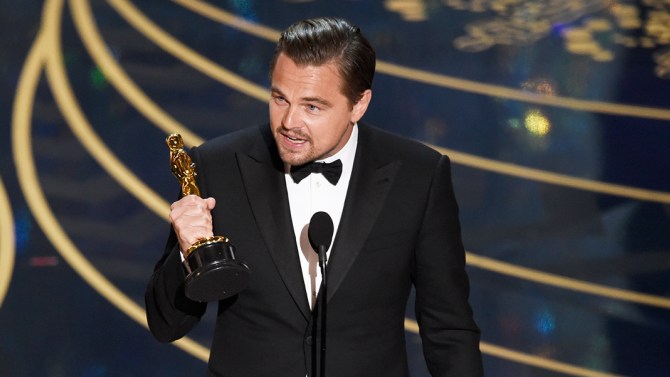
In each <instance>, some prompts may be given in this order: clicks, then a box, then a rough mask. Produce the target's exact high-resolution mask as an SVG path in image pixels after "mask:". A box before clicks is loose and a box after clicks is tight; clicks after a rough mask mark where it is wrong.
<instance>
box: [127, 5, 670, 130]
mask: <svg viewBox="0 0 670 377" xmlns="http://www.w3.org/2000/svg"><path fill="white" fill-rule="evenodd" d="M115 1H117V0H115ZM172 1H173V2H174V3H177V4H179V5H181V6H183V7H185V8H187V9H190V10H191V11H193V12H195V13H198V14H200V15H201V16H203V17H206V18H209V19H211V20H214V21H217V22H220V23H223V24H225V25H227V26H230V27H232V28H235V29H238V30H241V31H244V32H248V33H250V34H252V35H255V36H257V37H260V38H264V39H267V40H269V41H276V40H277V39H278V36H279V32H278V31H276V30H272V29H269V28H267V27H264V26H260V25H257V24H254V23H252V22H250V21H247V20H244V19H242V18H241V17H237V16H235V15H233V14H230V13H228V12H226V11H224V10H222V9H220V8H218V7H216V6H214V5H211V4H208V3H206V2H204V1H199V0H172ZM377 72H380V73H384V74H387V75H390V76H395V77H399V78H403V79H406V80H410V81H416V82H421V83H424V84H427V85H433V86H439V87H444V88H449V89H456V90H460V91H463V92H469V93H475V94H481V95H484V96H487V97H497V98H503V99H508V100H515V101H520V102H526V103H533V104H537V105H546V106H553V107H560V108H566V109H570V110H576V111H590V112H594V113H601V114H610V115H618V116H631V117H637V118H648V119H658V120H670V110H668V109H662V108H655V107H646V106H634V105H626V104H618V103H607V102H602V101H590V100H582V99H576V98H570V97H560V96H549V95H542V94H537V93H532V92H526V91H523V90H518V89H513V88H508V87H504V86H499V85H492V84H484V83H481V82H476V81H472V80H465V79H460V78H457V77H453V76H448V75H444V74H439V73H433V72H428V71H425V70H420V69H415V68H409V67H404V66H400V65H397V64H393V63H389V62H385V61H382V60H378V61H377Z"/></svg>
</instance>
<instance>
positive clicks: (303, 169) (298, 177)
mask: <svg viewBox="0 0 670 377" xmlns="http://www.w3.org/2000/svg"><path fill="white" fill-rule="evenodd" d="M311 173H321V174H323V176H324V177H325V178H326V179H327V180H328V182H330V183H332V184H333V185H336V184H337V181H339V180H340V175H342V161H340V160H335V161H333V162H331V163H328V164H327V163H325V162H308V163H306V164H304V165H300V166H291V178H293V181H294V182H295V183H300V181H302V180H303V179H304V178H305V177H307V176H308V175H310V174H311Z"/></svg>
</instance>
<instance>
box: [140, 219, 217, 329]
mask: <svg viewBox="0 0 670 377" xmlns="http://www.w3.org/2000/svg"><path fill="white" fill-rule="evenodd" d="M185 279H186V272H185V271H184V268H183V266H182V263H181V256H180V252H179V246H178V244H177V237H176V235H175V233H174V231H171V232H170V237H169V239H168V243H167V245H166V248H165V253H164V254H163V257H162V258H161V260H160V261H159V262H158V263H157V264H156V267H155V269H154V272H153V275H152V276H151V279H150V280H149V284H148V285H147V289H146V292H145V295H144V299H145V305H146V310H147V322H148V324H149V330H151V333H152V334H153V336H154V337H155V338H156V339H157V340H158V341H161V342H172V341H174V340H177V339H179V338H181V337H183V336H184V335H186V334H187V333H188V332H189V331H190V330H191V329H192V328H193V327H194V326H195V325H196V324H197V323H198V321H199V320H200V318H201V317H202V315H203V314H204V313H205V310H206V308H207V304H206V303H200V302H196V301H192V300H190V299H188V298H187V297H186V295H185V294H184V280H185Z"/></svg>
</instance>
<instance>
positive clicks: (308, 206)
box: [285, 125, 358, 308]
mask: <svg viewBox="0 0 670 377" xmlns="http://www.w3.org/2000/svg"><path fill="white" fill-rule="evenodd" d="M357 145H358V126H357V125H354V126H353V131H352V133H351V136H350V137H349V141H347V144H345V145H344V147H343V148H342V149H341V150H340V151H339V152H337V153H336V154H335V155H333V156H331V157H328V158H327V159H325V160H317V161H318V162H326V163H330V162H332V161H335V160H338V159H339V160H341V161H342V175H341V176H340V180H339V181H338V182H337V184H336V185H332V184H331V183H330V182H328V180H327V179H326V178H325V177H324V176H323V175H322V174H315V173H312V174H310V175H308V176H307V177H306V178H305V179H303V180H301V181H300V183H295V182H294V181H293V179H292V178H291V175H290V174H289V173H288V172H289V170H288V168H287V169H286V177H285V178H286V188H287V190H288V201H289V205H290V207H291V219H292V221H293V230H294V232H295V238H296V243H297V244H298V253H299V257H300V267H301V268H302V275H303V279H304V281H305V291H306V293H307V298H308V300H309V304H310V307H312V308H313V307H314V304H315V303H316V295H317V294H318V292H319V287H320V286H321V270H320V268H319V256H318V254H317V253H316V252H315V251H314V249H313V248H312V246H311V245H310V244H309V239H308V237H307V229H308V226H309V221H310V219H311V218H312V215H313V214H314V213H316V212H319V211H324V212H326V213H328V215H330V217H331V218H332V219H333V226H334V232H333V240H334V239H335V235H336V234H337V228H338V226H339V224H340V218H341V217H342V209H343V207H344V199H345V197H346V195H347V188H348V187H349V180H350V178H351V170H352V168H353V166H354V157H355V156H356V146H357ZM331 248H332V242H331ZM331 248H329V249H328V251H327V252H326V256H327V259H330V249H331Z"/></svg>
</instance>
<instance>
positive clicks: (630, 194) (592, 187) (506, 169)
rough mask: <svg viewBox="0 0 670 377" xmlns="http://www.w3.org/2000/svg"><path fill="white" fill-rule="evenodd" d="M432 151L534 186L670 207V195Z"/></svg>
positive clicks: (439, 149)
mask: <svg viewBox="0 0 670 377" xmlns="http://www.w3.org/2000/svg"><path fill="white" fill-rule="evenodd" d="M426 145H428V146H430V147H431V148H433V149H435V150H436V151H438V152H440V153H442V154H446V155H448V156H449V158H450V159H451V160H452V161H453V162H455V163H458V164H460V165H465V166H470V167H472V168H476V169H480V170H487V171H491V172H494V173H498V174H503V175H509V176H513V177H518V178H523V179H528V180H531V181H536V182H544V183H548V184H551V185H557V186H564V187H570V188H574V189H578V190H584V191H590V192H597V193H600V194H606V195H615V196H621V197H625V198H631V199H635V200H646V201H650V202H658V203H665V204H670V193H667V192H663V191H654V190H647V189H641V188H637V187H630V186H624V185H615V184H613V183H605V182H600V181H596V180H592V179H585V178H576V177H572V176H569V175H565V174H558V173H551V172H548V171H546V170H540V169H533V168H529V167H525V166H520V165H515V164H510V163H508V162H502V161H496V160H492V159H488V158H484V157H479V156H475V155H472V154H468V153H463V152H459V151H457V150H454V149H449V148H443V147H438V146H436V145H431V144H428V143H426Z"/></svg>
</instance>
